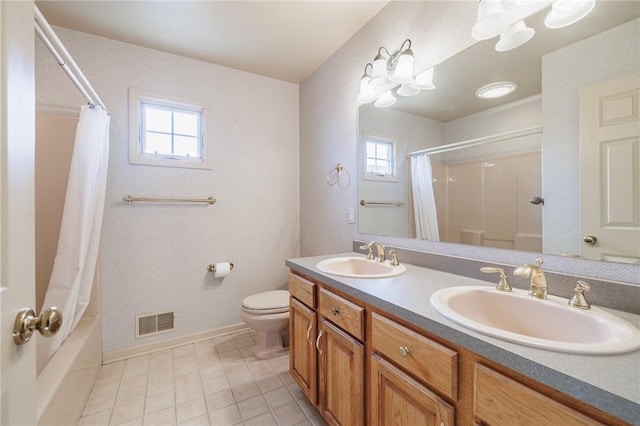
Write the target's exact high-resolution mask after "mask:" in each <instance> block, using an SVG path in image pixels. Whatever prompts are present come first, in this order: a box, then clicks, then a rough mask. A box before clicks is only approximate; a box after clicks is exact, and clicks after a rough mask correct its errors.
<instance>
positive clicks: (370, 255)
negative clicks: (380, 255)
mask: <svg viewBox="0 0 640 426" xmlns="http://www.w3.org/2000/svg"><path fill="white" fill-rule="evenodd" d="M374 244H375V241H371V242H370V243H367V244H364V245H361V246H360V250H369V252H368V253H367V259H368V260H373V259H374V256H373V245H374Z"/></svg>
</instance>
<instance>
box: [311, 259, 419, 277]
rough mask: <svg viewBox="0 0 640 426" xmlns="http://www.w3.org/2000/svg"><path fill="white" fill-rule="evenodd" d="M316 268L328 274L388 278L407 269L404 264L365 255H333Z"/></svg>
mask: <svg viewBox="0 0 640 426" xmlns="http://www.w3.org/2000/svg"><path fill="white" fill-rule="evenodd" d="M316 268H318V269H319V270H321V271H322V272H326V273H327V274H333V275H340V276H342V277H351V278H388V277H394V276H396V275H400V274H401V273H403V272H404V271H406V270H407V268H405V266H404V265H398V266H393V265H391V264H390V263H389V261H388V260H387V261H385V262H384V263H381V262H377V261H375V260H368V259H366V258H363V257H333V258H331V259H325V260H323V261H321V262H319V263H318V264H317V265H316Z"/></svg>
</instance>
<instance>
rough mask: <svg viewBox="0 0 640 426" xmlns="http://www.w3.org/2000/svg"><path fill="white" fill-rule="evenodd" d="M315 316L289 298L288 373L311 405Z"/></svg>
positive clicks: (314, 388)
mask: <svg viewBox="0 0 640 426" xmlns="http://www.w3.org/2000/svg"><path fill="white" fill-rule="evenodd" d="M315 340H316V314H315V312H314V311H312V310H311V309H309V308H308V307H306V306H305V305H303V304H302V303H300V302H299V301H298V300H297V299H295V298H293V297H292V298H291V303H290V309H289V371H290V373H291V376H292V377H293V379H294V380H295V381H296V383H298V385H299V386H300V388H301V389H302V392H304V394H305V395H306V396H307V398H308V399H309V401H311V403H312V404H314V405H316V404H317V377H318V372H317V354H316V347H315V343H316V342H315Z"/></svg>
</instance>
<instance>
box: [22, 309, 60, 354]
mask: <svg viewBox="0 0 640 426" xmlns="http://www.w3.org/2000/svg"><path fill="white" fill-rule="evenodd" d="M35 315H36V314H35V312H33V309H29V308H25V309H23V310H21V311H20V312H18V315H17V316H16V320H15V322H14V323H13V341H14V342H15V343H16V345H23V344H25V343H27V342H28V341H29V340H30V339H31V336H33V332H34V331H35V330H38V331H39V332H40V334H42V335H43V336H44V337H51V336H53V335H54V334H56V333H57V332H58V330H60V327H61V326H62V313H61V312H60V310H59V309H58V308H56V307H51V308H49V309H46V310H45V311H44V312H42V313H41V314H40V316H38V317H36V316H35Z"/></svg>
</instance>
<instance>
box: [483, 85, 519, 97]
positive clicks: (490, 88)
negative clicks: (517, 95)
mask: <svg viewBox="0 0 640 426" xmlns="http://www.w3.org/2000/svg"><path fill="white" fill-rule="evenodd" d="M517 88H518V85H517V84H516V83H514V82H513V81H500V82H498V83H490V84H487V85H485V86H482V87H481V88H479V89H478V90H476V97H478V98H480V99H495V98H501V97H503V96H507V95H508V94H510V93H513V91H514V90H516V89H517Z"/></svg>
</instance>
